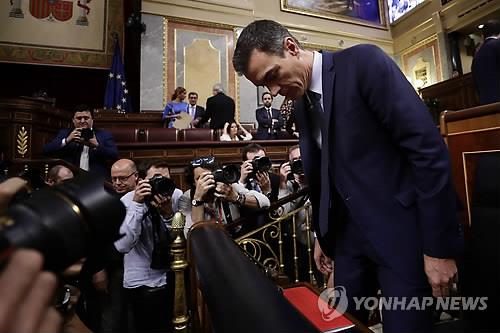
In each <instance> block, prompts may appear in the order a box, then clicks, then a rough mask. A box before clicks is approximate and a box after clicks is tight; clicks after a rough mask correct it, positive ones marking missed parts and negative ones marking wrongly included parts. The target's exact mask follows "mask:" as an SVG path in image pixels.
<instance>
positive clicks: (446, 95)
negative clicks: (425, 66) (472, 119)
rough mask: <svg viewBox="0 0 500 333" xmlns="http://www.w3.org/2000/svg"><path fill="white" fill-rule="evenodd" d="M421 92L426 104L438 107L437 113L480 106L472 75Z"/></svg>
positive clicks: (444, 82) (447, 81) (441, 83)
mask: <svg viewBox="0 0 500 333" xmlns="http://www.w3.org/2000/svg"><path fill="white" fill-rule="evenodd" d="M420 92H421V95H422V99H423V100H424V101H425V102H427V103H428V104H429V103H432V105H436V111H437V112H441V111H444V110H454V111H458V110H463V109H467V108H472V107H475V106H478V105H479V98H478V96H477V94H476V90H475V87H474V81H473V79H472V74H470V73H468V74H465V75H463V76H460V77H457V78H453V79H449V80H446V81H443V82H439V83H437V84H434V85H432V86H428V87H425V88H423V89H422V90H421V91H420Z"/></svg>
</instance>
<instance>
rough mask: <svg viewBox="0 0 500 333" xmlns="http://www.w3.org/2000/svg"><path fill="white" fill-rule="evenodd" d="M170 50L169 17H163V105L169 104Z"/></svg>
mask: <svg viewBox="0 0 500 333" xmlns="http://www.w3.org/2000/svg"><path fill="white" fill-rule="evenodd" d="M167 50H168V18H166V17H163V57H162V63H163V89H162V93H163V99H162V100H163V107H165V105H167V100H168V93H167V81H168V62H167V52H166V51H167Z"/></svg>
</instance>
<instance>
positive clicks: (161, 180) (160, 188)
mask: <svg viewBox="0 0 500 333" xmlns="http://www.w3.org/2000/svg"><path fill="white" fill-rule="evenodd" d="M149 185H151V197H154V196H155V195H156V194H160V195H163V196H172V194H173V193H174V191H175V183H174V181H173V180H172V179H170V178H167V177H163V176H162V175H161V174H159V173H157V174H155V175H154V176H153V177H151V178H150V179H149Z"/></svg>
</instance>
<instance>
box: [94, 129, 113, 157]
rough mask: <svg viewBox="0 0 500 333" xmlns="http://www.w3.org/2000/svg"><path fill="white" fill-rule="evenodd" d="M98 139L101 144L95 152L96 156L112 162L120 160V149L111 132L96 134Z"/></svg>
mask: <svg viewBox="0 0 500 333" xmlns="http://www.w3.org/2000/svg"><path fill="white" fill-rule="evenodd" d="M96 139H97V142H99V146H98V147H97V148H96V149H95V150H94V154H95V155H96V156H98V157H101V158H104V159H110V160H116V159H118V149H117V148H116V144H115V140H114V139H113V136H112V135H111V133H110V132H107V131H99V132H98V133H96Z"/></svg>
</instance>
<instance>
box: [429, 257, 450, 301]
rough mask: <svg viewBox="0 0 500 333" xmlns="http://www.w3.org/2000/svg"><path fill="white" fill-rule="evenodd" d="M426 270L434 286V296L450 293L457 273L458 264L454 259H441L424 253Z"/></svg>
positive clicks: (443, 295) (430, 282)
mask: <svg viewBox="0 0 500 333" xmlns="http://www.w3.org/2000/svg"><path fill="white" fill-rule="evenodd" d="M424 270H425V274H426V275H427V280H428V281H429V284H430V285H431V287H432V295H433V296H434V297H445V296H448V295H449V294H450V290H451V288H452V283H453V278H454V277H455V275H456V274H457V265H456V263H455V260H453V259H439V258H433V257H429V256H427V255H425V254H424Z"/></svg>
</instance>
